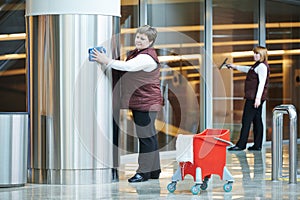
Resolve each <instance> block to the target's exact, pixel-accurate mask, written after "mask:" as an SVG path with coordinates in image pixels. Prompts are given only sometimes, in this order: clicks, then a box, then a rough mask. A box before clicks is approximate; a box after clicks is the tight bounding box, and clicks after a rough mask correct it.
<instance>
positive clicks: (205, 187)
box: [200, 180, 208, 190]
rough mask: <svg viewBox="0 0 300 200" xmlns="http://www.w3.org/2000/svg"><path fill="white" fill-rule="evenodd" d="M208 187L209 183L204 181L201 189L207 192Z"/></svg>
mask: <svg viewBox="0 0 300 200" xmlns="http://www.w3.org/2000/svg"><path fill="white" fill-rule="evenodd" d="M207 187H208V184H207V181H205V180H204V181H203V183H202V184H201V186H200V188H201V190H206V189H207Z"/></svg>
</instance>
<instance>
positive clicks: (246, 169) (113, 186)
mask: <svg viewBox="0 0 300 200" xmlns="http://www.w3.org/2000/svg"><path fill="white" fill-rule="evenodd" d="M299 147H300V145H299V144H298V152H300V150H299ZM283 152H284V153H283V166H282V175H283V178H281V179H280V180H279V181H277V182H274V181H272V180H271V167H272V160H271V159H272V154H271V146H270V145H266V146H264V148H263V149H262V151H261V152H250V151H247V150H245V151H242V152H237V153H231V152H227V164H226V166H227V168H228V170H229V171H230V173H231V174H232V176H233V177H234V181H235V182H234V183H233V185H232V191H231V192H225V191H224V190H223V185H224V184H225V183H226V181H223V180H220V178H219V176H218V175H212V177H211V179H210V180H209V182H208V188H207V189H206V190H204V191H201V192H200V193H199V194H198V195H193V194H192V193H191V187H192V186H193V185H194V181H193V178H192V176H189V175H188V176H186V177H185V180H183V181H180V182H178V183H177V188H176V190H175V191H174V193H170V192H169V191H168V190H167V185H168V184H169V183H170V182H171V177H172V175H173V173H174V172H175V170H176V169H177V162H176V161H175V152H174V151H170V152H162V153H161V164H162V167H163V169H162V174H161V178H160V179H159V180H149V181H147V182H142V183H134V184H129V183H128V182H127V179H128V178H130V177H131V176H132V175H133V174H134V172H135V169H136V167H137V165H136V163H135V162H136V155H128V156H122V158H121V163H122V165H121V168H120V181H119V182H116V183H108V184H95V185H46V184H26V185H25V186H24V187H15V188H0V199H1V200H6V199H9V200H10V199H13V200H29V199H30V200H39V199H43V200H44V199H64V200H68V199H72V200H84V199H133V200H134V199H180V200H182V199H300V177H299V174H300V170H299V168H300V165H299V161H300V159H299V158H300V153H298V178H297V179H298V184H289V178H288V171H289V167H288V155H289V153H288V146H287V145H286V144H285V145H284V146H283Z"/></svg>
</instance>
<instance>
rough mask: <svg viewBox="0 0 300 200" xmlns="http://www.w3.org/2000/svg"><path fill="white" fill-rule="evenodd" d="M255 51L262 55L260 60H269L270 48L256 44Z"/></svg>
mask: <svg viewBox="0 0 300 200" xmlns="http://www.w3.org/2000/svg"><path fill="white" fill-rule="evenodd" d="M253 52H254V53H258V54H259V55H260V59H259V62H267V61H268V49H267V48H266V47H263V46H256V47H254V49H253Z"/></svg>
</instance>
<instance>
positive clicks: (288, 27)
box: [266, 0, 300, 139]
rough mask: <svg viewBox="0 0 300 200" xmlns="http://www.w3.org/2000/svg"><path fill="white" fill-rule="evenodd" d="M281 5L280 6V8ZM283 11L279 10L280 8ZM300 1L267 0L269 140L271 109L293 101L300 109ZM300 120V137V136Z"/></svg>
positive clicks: (285, 132)
mask: <svg viewBox="0 0 300 200" xmlns="http://www.w3.org/2000/svg"><path fill="white" fill-rule="evenodd" d="M279 8H280V9H279ZM279 10H280V11H279ZM299 10H300V2H299V1H274V0H267V1H266V22H267V23H266V39H267V40H266V43H267V47H268V49H269V54H270V56H269V63H270V68H271V82H270V89H269V91H270V94H269V101H268V104H267V125H268V135H267V139H271V133H272V130H271V128H272V109H273V108H274V107H275V106H277V105H280V104H293V105H294V106H295V107H296V109H297V113H298V119H299V109H300V13H299ZM299 127H300V122H299V120H298V137H300V129H299ZM287 138H289V119H288V116H286V115H284V139H287Z"/></svg>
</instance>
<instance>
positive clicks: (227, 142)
mask: <svg viewBox="0 0 300 200" xmlns="http://www.w3.org/2000/svg"><path fill="white" fill-rule="evenodd" d="M214 139H215V140H218V141H221V142H224V143H226V144H229V145H230V146H234V144H233V143H232V142H229V141H227V140H224V139H222V138H218V137H214Z"/></svg>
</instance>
